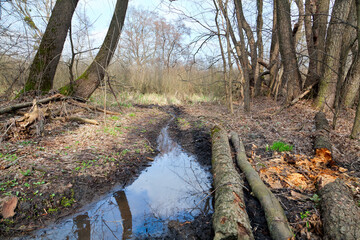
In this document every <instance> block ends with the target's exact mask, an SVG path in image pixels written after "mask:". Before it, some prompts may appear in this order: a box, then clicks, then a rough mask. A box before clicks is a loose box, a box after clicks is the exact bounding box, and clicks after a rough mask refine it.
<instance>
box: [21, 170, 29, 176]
mask: <svg viewBox="0 0 360 240" xmlns="http://www.w3.org/2000/svg"><path fill="white" fill-rule="evenodd" d="M20 172H21V174H22V175H24V176H25V177H27V176H31V174H32V171H31V169H28V170H26V171H21V170H20Z"/></svg>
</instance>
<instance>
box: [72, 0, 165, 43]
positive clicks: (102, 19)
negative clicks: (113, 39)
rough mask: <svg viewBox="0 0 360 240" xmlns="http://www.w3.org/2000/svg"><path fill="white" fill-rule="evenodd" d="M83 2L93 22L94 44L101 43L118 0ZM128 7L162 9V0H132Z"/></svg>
mask: <svg viewBox="0 0 360 240" xmlns="http://www.w3.org/2000/svg"><path fill="white" fill-rule="evenodd" d="M81 4H83V6H84V7H85V8H86V11H87V15H88V17H89V18H90V21H91V22H93V28H92V31H91V34H92V35H93V37H94V41H95V43H94V45H96V44H101V42H102V39H103V38H104V37H105V35H106V32H107V29H108V26H109V24H110V21H111V18H112V15H113V10H114V8H115V4H116V0H103V1H95V0H86V1H83V2H82V3H81ZM128 8H141V9H144V10H149V11H158V10H161V9H162V7H161V0H151V1H150V0H130V1H129V5H128ZM79 9H81V8H79Z"/></svg>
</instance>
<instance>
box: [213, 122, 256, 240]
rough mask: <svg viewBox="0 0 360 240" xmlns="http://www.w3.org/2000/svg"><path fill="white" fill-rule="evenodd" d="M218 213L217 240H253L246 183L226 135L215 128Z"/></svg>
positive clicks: (216, 219)
mask: <svg viewBox="0 0 360 240" xmlns="http://www.w3.org/2000/svg"><path fill="white" fill-rule="evenodd" d="M211 133H212V134H211V139H212V161H211V162H212V167H213V176H214V187H215V189H216V191H215V208H214V209H215V211H214V215H213V228H214V233H215V236H214V239H215V240H218V239H254V236H253V235H252V231H251V226H250V221H249V217H248V215H247V212H246V207H245V202H244V196H243V195H244V194H243V191H242V186H243V181H242V179H241V177H240V175H239V173H238V172H237V171H236V169H235V166H234V162H233V160H232V157H231V153H230V145H229V139H228V136H227V133H226V131H225V130H223V129H222V128H220V127H218V126H215V127H214V128H213V129H212V130H211Z"/></svg>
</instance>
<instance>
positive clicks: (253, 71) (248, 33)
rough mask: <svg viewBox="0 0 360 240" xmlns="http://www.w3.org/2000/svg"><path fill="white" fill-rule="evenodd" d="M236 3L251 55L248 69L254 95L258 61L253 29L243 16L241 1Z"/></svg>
mask: <svg viewBox="0 0 360 240" xmlns="http://www.w3.org/2000/svg"><path fill="white" fill-rule="evenodd" d="M237 2H238V3H237V4H235V9H236V14H237V19H238V21H239V20H240V21H241V26H242V28H243V29H244V31H245V34H246V37H247V40H248V42H247V43H248V45H249V47H250V57H251V69H249V74H250V76H251V79H250V82H251V83H253V84H254V95H257V94H255V92H258V93H259V92H260V90H259V89H257V90H255V88H256V81H257V80H258V77H259V63H258V60H257V59H258V57H257V51H256V42H255V38H254V34H253V31H252V29H251V26H250V25H249V23H248V22H247V21H246V19H245V16H244V11H243V8H242V1H237Z"/></svg>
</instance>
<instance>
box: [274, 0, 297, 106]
mask: <svg viewBox="0 0 360 240" xmlns="http://www.w3.org/2000/svg"><path fill="white" fill-rule="evenodd" d="M276 10H277V17H278V34H279V42H280V54H281V61H282V63H283V65H284V75H283V77H284V80H283V81H284V83H287V97H286V101H287V102H290V101H291V100H293V99H294V98H295V97H296V96H297V95H299V94H300V90H301V75H300V71H299V67H298V62H297V59H296V53H295V44H294V37H293V33H292V30H291V18H290V4H289V1H288V0H276Z"/></svg>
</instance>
